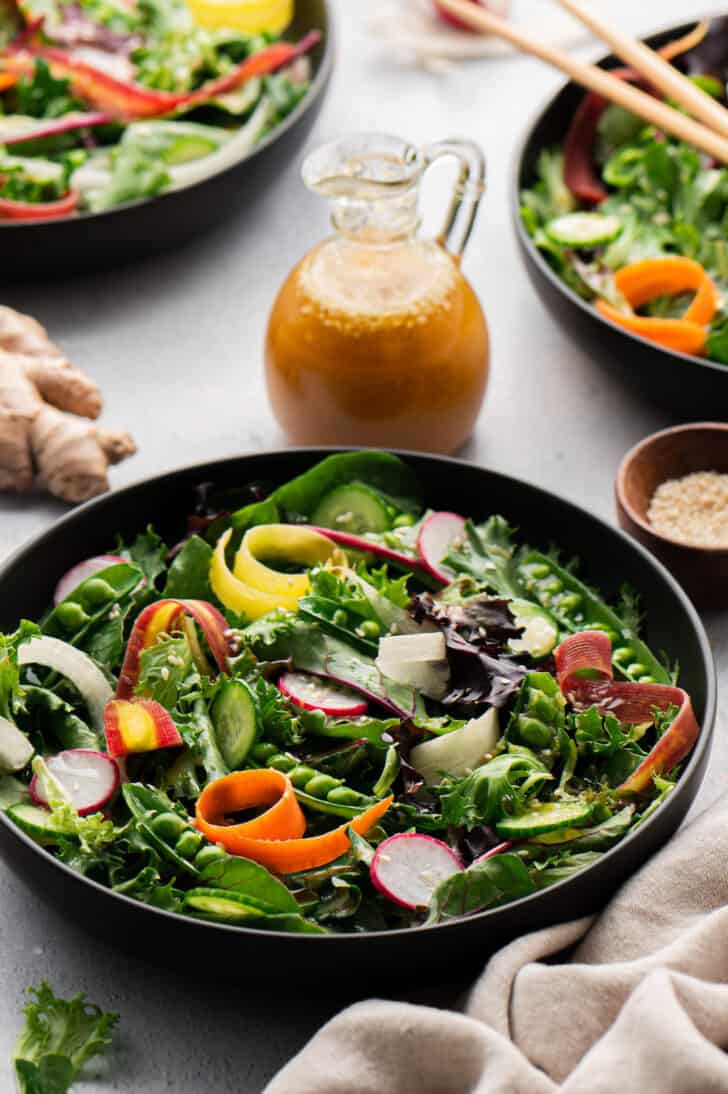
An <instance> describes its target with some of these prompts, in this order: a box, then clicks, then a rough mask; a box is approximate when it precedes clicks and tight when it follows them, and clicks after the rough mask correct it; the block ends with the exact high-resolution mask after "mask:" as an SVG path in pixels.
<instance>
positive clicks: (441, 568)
mask: <svg viewBox="0 0 728 1094" xmlns="http://www.w3.org/2000/svg"><path fill="white" fill-rule="evenodd" d="M464 528H465V518H464V517H461V516H458V514H457V513H431V514H430V516H429V517H428V518H427V520H425V521H424V523H423V525H422V528H421V529H420V534H419V536H418V537H417V550H418V551H419V553H420V558H421V559H422V565H423V566H424V567H425V569H426V570H427V572H428V573H429V574H432V576H433V577H434V578H436V580H437V581H441V582H442V583H443V585H447V584H449V582H451V581H452V580H453V578H454V577H455V574H454V573H453V572H452V570H451V569H450V567H449V566H445V565H444V563H443V561H442V560H443V559H444V557H445V555H446V554H447V553H448V551H449V550H450V547H451V546H452V544H453V542H454V541H455V540H456V539H458V538H459V537H460V536H461V535H462V534H463V530H464Z"/></svg>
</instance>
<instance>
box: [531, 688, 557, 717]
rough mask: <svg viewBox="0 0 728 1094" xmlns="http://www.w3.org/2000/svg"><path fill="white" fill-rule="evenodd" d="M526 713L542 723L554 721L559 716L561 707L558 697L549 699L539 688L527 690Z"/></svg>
mask: <svg viewBox="0 0 728 1094" xmlns="http://www.w3.org/2000/svg"><path fill="white" fill-rule="evenodd" d="M528 711H529V713H530V714H533V715H534V717H535V718H537V719H539V721H542V722H550V721H553V720H556V719H558V718H559V717H560V715H561V705H560V703H559V701H558V697H556V696H554V697H553V698H551V697H550V696H548V695H546V694H545V692H543V691H541V690H540V688H529V689H528Z"/></svg>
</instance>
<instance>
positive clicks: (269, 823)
mask: <svg viewBox="0 0 728 1094" xmlns="http://www.w3.org/2000/svg"><path fill="white" fill-rule="evenodd" d="M392 801H393V798H392V795H391V794H390V796H389V797H388V798H384V799H383V800H382V801H380V802H377V803H376V805H373V806H371V807H370V808H369V809H367V810H365V811H364V812H363V813H361V814H360V815H359V816H358V817H355V818H354V819H353V820H351V821H347V822H346V823H345V824H342V825H340V827H338V828H334V829H333V831H331V832H324V833H323V834H322V835H320V836H309V837H308V838H307V839H306V838H302V837H303V833H304V832H305V831H306V818H305V817H304V815H303V812H302V810H301V807H300V805H299V804H298V801H297V800H296V794H295V789H294V787H293V784H292V783H291V780H290V779H289V778H288V776H287V775H284V774H283V772H282V771H275V770H273V769H272V768H261V769H259V770H258V769H256V770H252V771H235V772H233V774H232V775H225V776H224V777H223V778H222V779H216V780H215V782H212V783H210V784H209V785H208V786H206V787H205V789H204V790H203V791H202V793H201V794H200V797H199V798H198V800H197V808H196V824H197V828H198V829H199V830H200V832H202V833H203V835H205V836H207V838H208V839H209V840H211V841H212V842H213V843H221V844H222V846H223V847H224V848H225V850H226V851H228V852H229V853H230V854H231V855H242V856H243V857H244V858H249V859H253V861H254V862H259V863H260V864H261V865H262V866H266V867H267V868H268V869H269V870H273V871H274V872H275V873H277V874H292V873H297V872H298V871H299V870H311V869H313V868H314V867H316V866H324V865H326V863H328V862H332V861H333V860H334V859H336V858H339V856H340V855H343V854H344V853H345V852H346V851H348V849H349V847H350V846H351V844H350V841H349V836H348V835H347V829H348V828H349V827H351V828H353V829H354V831H355V832H358V833H359V834H360V835H363V834H364V833H365V832H367V831H368V830H369V829H370V828H372V827H373V825H375V824H376V823H377V821H378V820H379V819H380V817H382V816H383V815H384V813H386V811H387V809H388V808H389V806H390V805H391V804H392ZM260 806H268V807H269V808H268V809H266V811H265V812H264V813H262V814H260V816H257V817H254V818H253V819H252V820H249V821H244V822H243V823H241V824H225V823H224V821H225V817H226V816H229V815H230V814H231V813H236V812H239V811H240V810H243V809H254V808H257V807H260Z"/></svg>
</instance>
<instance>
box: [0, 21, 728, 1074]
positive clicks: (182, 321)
mask: <svg viewBox="0 0 728 1094" xmlns="http://www.w3.org/2000/svg"><path fill="white" fill-rule="evenodd" d="M545 3H546V0H522V3H521V4H520V5H519V7H520V9H521V10H525V11H526V12H532V13H534V15H535V16H536V19H537V13H538V11H539V8H540V10H543V7H542V5H543V4H545ZM367 6H368V5H367V4H366V3H364V4H362V3H359V4H355V3H353V2H352V0H336V2H335V8H336V9H337V10H338V14H339V58H338V67H337V72H336V74H335V77H334V81H333V86H332V88H331V92H330V95H329V98H328V102H327V104H326V105H325V107H324V110H323V112H322V115H321V118H320V120H319V123H318V126H317V129H316V131H315V133H314V135H313V138H312V141H311V144H313V143H316V142H318V141H320V140H324V139H327V138H330V137H333V136H337V135H340V134H341V133H344V132H347V131H351V130H353V129H377V128H379V129H384V130H388V131H390V132H394V133H399V134H401V135H403V136H408V137H409V138H411V139H413V140H415V141H420V142H425V141H427V140H433V139H439V138H442V137H447V136H453V135H462V136H471V137H474V138H475V139H477V140H479V141H480V142H482V144H483V146H484V148H485V150H486V152H487V155H488V160H489V189H488V193H487V195H486V198H485V201H484V205H483V209H482V213H481V217H480V220H479V223H478V226H477V229H476V232H475V234H474V237H473V239H472V241H471V243H470V249H469V252H468V255H467V257H466V261H465V271H466V273H467V274H468V275H469V276H470V278H471V280H472V282H473V284H474V286H475V288H476V290H477V291H478V293H479V294H480V295H481V298H482V300H483V303H484V306H485V309H486V313H487V316H488V319H489V322H490V327H491V332H492V336H493V367H492V377H491V384H490V388H489V391H488V394H487V400H486V405H485V408H484V410H483V413H482V415H481V418H480V421H479V423H478V428H477V431H476V434H475V436H474V437H473V439H472V440H471V442H469V444H468V445H467V447H466V449H465V450H464V452H463V455H464V456H465V457H466V458H468V459H472V460H473V461H475V462H477V463H480V464H483V465H485V466H488V467H491V468H494V469H497V470H500V471H504V472H507V473H509V474H513V475H516V476H519V477H522V478H528V479H531V480H532V481H534V482H536V483H538V484H539V485H541V486H544V487H546V488H548V489H550V490H553V491H557V492H559V493H561V494H563V495H564V496H566V497H568V498H570V499H572V500H574V501H576V502H578V503H580V504H582V505H584V506H586V507H587V508H590V509H591V510H593V511H594V512H597V513H599V514H600V515H602V516H605V517H607V518H609V519H612V517H613V508H612V482H613V477H614V472H615V469H616V466H617V464H618V461H619V459H620V457H621V455H622V454H623V452H624V451H625V450H626V449H627V448H628V447H629V446H630V445H631V444H633V443H634V442H635V441H637V440H638V439H639V438H641V437H642V436H644V435H645V434H646V433H648V432H650V431H652V430H653V429H656V428H659V427H662V426H664V425H667V424H669V416H668V415H666V414H665V413H664V412H663V411H660V410H657V409H654V408H651V407H650V406H649V405H647V404H645V403H638V402H637V401H636V400H635V399H634V397H632V396H630V394H629V393H627V392H625V391H624V390H622V389H621V388H620V387H619V386H617V384H616V383H614V382H611V381H610V379H609V378H608V377H607V376H606V375H605V373H604V372H603V371H602V370H601V369H599V368H598V367H597V366H596V364H594V363H592V361H590V359H589V358H588V356H587V355H586V354H585V353H584V352H582V351H581V350H580V349H579V348H578V347H576V346H574V345H573V344H571V343H570V342H569V341H568V340H567V338H566V337H565V336H564V334H563V333H561V331H560V330H559V329H558V328H557V327H556V326H555V325H554V324H553V323H552V321H551V320H550V318H549V317H548V315H547V314H546V313H545V311H544V310H543V308H542V307H541V305H540V304H539V302H538V300H537V299H536V297H535V295H534V292H533V290H532V289H531V287H530V285H529V283H528V281H527V279H526V275H525V272H524V270H523V268H522V265H521V262H520V260H519V258H518V255H517V252H516V246H515V241H514V237H513V232H512V228H511V225H510V223H509V214H508V210H507V184H508V179H509V171H510V165H511V158H512V153H513V149H514V147H515V144H516V141H517V140H518V138H519V135H520V134H521V132H522V131H523V128H524V126H525V124H526V121H527V119H528V118H529V117H530V116H531V115H532V114H533V112H534V111H535V109H536V107H537V105H538V104H539V103H540V102H541V100H542V99H543V98H544V96H545V95H546V93H547V92H548V91H549V90H550V89H551V88H553V87H555V86H556V84H557V83H558V77H557V76H556V75H555V74H554V73H552V72H551V71H549V70H547V69H546V68H544V67H542V66H539V65H538V64H537V63H536V62H535V61H533V62H532V61H529V60H523V59H518V60H513V59H509V60H499V61H488V62H481V63H476V64H472V65H470V66H467V67H463V68H462V69H459V70H457V71H454V72H452V73H450V74H448V75H446V76H433V75H429V74H426V73H422V72H417V71H413V70H411V69H404V68H400V67H397V66H396V65H395V64H393V63H392V62H390V61H389V60H387V59H386V58H383V56H382V54H381V53H380V51H379V49H378V48H377V45H376V43H373V42H372V41H371V39H370V38H369V37H368V36H367V35H366V33H365V11H366V8H367ZM701 8H702V4H701V3H700V2H698V3H695V2H689V3H688V2H686V0H662V2H661V3H657V2H656V0H649V2H648V0H645V2H643V3H642V4H639V5H636V4H634V3H629V2H628V0H612V2H611V3H610V4H609V10H610V12H611V13H612V14H613V15H614V16H615V18H618V19H620V20H621V21H622V24H623V25H624V26H625V27H627V28H630V29H632V30H634V31H645V30H648V29H651V28H653V27H654V26H656V25H661V24H663V23H665V22H668V21H669V20H670V19H674V20H678V19H683V18H687V17H689V16H690V15H691V14H693V13H696V14H697V13H699V12H700V11H701ZM532 25H533V26H536V25H537V22H536V21H535V22H534V23H533V24H532ZM326 216H327V211H326V208H325V205H324V204H323V203H322V202H321V200H320V199H318V198H315V197H313V196H311V195H309V194H307V193H306V192H305V191H304V190H303V188H302V186H301V184H300V183H299V180H298V174H297V170H296V167H295V166H293V165H292V166H291V168H290V169H289V170H288V172H287V173H286V174H285V176H284V177H283V178H281V179H280V180H279V183H278V184H277V185H276V186H274V187H272V188H271V190H270V191H269V192H268V193H265V194H262V195H261V196H260V198H259V199H258V200H257V203H256V206H255V210H254V211H253V212H252V215H250V216H249V217H246V216H245V215H242V216H240V217H239V218H238V219H236V220H234V221H232V222H231V223H229V224H227V225H225V227H224V228H222V229H221V230H220V231H218V232H217V233H215V234H214V235H210V236H208V237H207V238H206V239H203V240H200V241H198V242H195V243H193V244H192V245H190V246H188V247H186V248H185V249H183V250H180V251H177V252H175V253H173V254H169V255H167V256H166V257H162V258H157V259H154V260H150V261H148V262H145V263H140V264H138V265H136V266H133V267H129V268H125V269H122V270H119V271H117V272H109V273H101V274H94V275H91V276H88V277H84V278H68V279H67V280H66V281H65V282H64V281H57V282H55V283H47V284H44V283H42V282H40V281H38V282H36V283H34V284H16V285H11V286H9V287H7V288H6V289H5V291H4V293H3V294H2V302H3V303H6V304H10V305H12V306H15V307H18V308H20V309H22V310H25V311H28V312H30V313H32V314H33V315H35V316H37V317H38V318H39V319H40V320H41V321H42V322H44V323H45V324H46V325H47V326H48V328H49V330H50V332H51V334H52V336H53V337H54V338H55V339H57V340H58V341H59V342H61V343H62V344H63V345H64V347H65V348H66V350H67V352H68V354H69V356H70V357H71V358H72V359H73V360H74V361H75V362H77V363H78V364H79V365H82V366H83V367H85V368H87V369H88V370H89V371H90V372H91V373H92V374H93V375H94V376H95V377H96V378H97V379H98V380H99V382H100V383H101V386H102V387H103V389H104V392H105V395H106V406H107V414H106V417H107V420H108V421H109V422H110V423H111V422H113V423H115V424H118V425H120V426H125V427H129V428H132V429H133V431H134V433H135V435H136V437H137V440H138V442H139V445H140V453H139V455H138V456H137V457H136V458H135V459H133V460H130V461H129V462H128V463H127V464H125V465H123V466H122V467H120V468H118V469H117V470H116V471H114V472H113V481H114V484H115V485H122V484H124V483H127V482H133V481H134V480H136V479H139V478H142V477H144V476H146V475H148V474H151V473H155V472H158V471H161V470H164V469H165V468H172V467H174V466H175V465H178V464H182V463H191V462H193V461H196V460H206V459H210V458H214V457H218V456H229V455H234V454H238V453H241V452H246V451H252V450H260V449H264V448H270V447H276V446H279V445H282V444H283V443H284V439H283V438H282V436H281V435H280V433H279V431H278V430H277V428H276V426H275V424H274V422H273V421H272V419H271V416H270V413H269V411H268V408H267V404H266V400H265V393H264V388H263V384H262V374H261V363H260V360H261V343H262V337H263V330H264V325H265V320H266V316H267V312H268V309H269V306H270V303H271V299H272V294H273V293H274V291H275V290H276V288H277V287H278V285H279V283H280V281H281V280H282V278H283V276H284V275H285V274H286V273H287V272H288V269H289V267H290V266H291V265H292V264H293V263H294V261H296V260H297V259H298V258H299V257H300V256H301V254H302V253H303V252H304V251H305V250H306V249H307V248H308V247H309V246H311V245H312V244H313V243H314V242H316V241H317V240H318V239H319V238H320V237H321V236H323V235H324V234H325V233H326V231H327V220H326ZM62 511H63V510H62V508H61V507H60V506H57V505H55V504H53V503H50V502H45V501H44V500H42V499H39V498H32V499H18V500H12V499H8V498H6V497H4V498H2V500H0V513H1V514H2V518H1V519H0V557H2V556H3V555H5V554H6V553H7V552H9V551H10V550H11V549H12V548H14V547H15V546H16V545H18V544H20V543H21V542H23V541H24V540H25V539H27V538H28V537H30V536H31V535H33V534H34V533H35V532H37V531H39V530H40V529H42V528H44V527H46V526H47V525H48V524H49V523H51V522H52V521H53V519H54V518H55V517H57V516H58V515H59V514H60V513H61V512H62ZM708 625H709V629H710V633H711V637H712V639H713V642H714V648H715V653H716V657H717V659H718V663H719V667H720V668H721V669H722V672H723V675H725V670H726V667H727V666H728V651H727V649H726V646H727V644H728V625H727V622H726V617H725V616H715V617H714V618H711V619H709V620H708ZM725 729H726V722H725V719H724V718H721V719H720V721H719V724H718V727H717V731H716V744H715V747H714V753H713V759H712V763H711V767H710V771H709V774H708V778H707V780H706V783H705V785H704V787H703V790H702V792H701V795H700V799H699V804H701V805H706V804H708V803H709V802H710V801H712V800H713V799H714V798H715V797H716V796H717V795H718V793H719V792H720V791H721V790H722V789H723V788H724V787H725V784H726V777H725V774H724V772H725V768H726V763H725V761H726V756H727V753H728V750H727V748H726V745H725V743H724V735H725ZM0 893H1V894H2V895H1V896H0V968H2V972H3V976H2V980H3V983H2V992H0V1090H1V1091H5V1090H6V1089H7V1090H10V1089H11V1080H10V1073H9V1070H8V1069H7V1065H6V1061H7V1059H8V1058H9V1055H10V1051H11V1046H12V1043H13V1040H14V1038H15V1035H16V1031H17V1029H18V1026H19V1013H18V1012H19V1008H20V1006H21V1003H22V996H23V992H24V990H25V988H26V986H27V985H29V984H34V983H37V982H38V981H39V980H40V979H41V978H43V977H47V978H49V979H50V980H51V981H52V983H53V984H54V986H56V987H57V989H58V990H59V991H61V992H73V991H78V990H85V991H87V992H88V994H89V996H90V997H91V998H92V999H94V1000H97V1001H98V1002H99V1003H101V1004H103V1005H104V1006H107V1007H111V1008H115V1009H117V1010H119V1011H120V1012H121V1013H122V1016H123V1025H122V1033H121V1036H120V1037H119V1040H118V1048H117V1050H116V1051H115V1053H114V1055H113V1057H112V1059H111V1069H110V1075H109V1076H108V1078H107V1077H104V1078H103V1079H100V1080H99V1081H98V1082H94V1081H92V1082H90V1083H89V1084H87V1085H85V1086H84V1087H82V1088H80V1089H84V1090H87V1091H88V1092H89V1094H96V1091H98V1092H99V1094H100V1092H101V1091H104V1090H109V1089H113V1090H118V1091H125V1092H129V1094H131V1092H134V1094H141V1092H142V1091H143V1092H145V1094H157V1092H162V1091H175V1092H176V1094H200V1092H202V1091H209V1092H211V1094H227V1092H233V1091H235V1092H236V1094H240V1092H246V1094H247V1092H251V1094H252V1092H255V1091H259V1090H260V1089H261V1087H262V1086H263V1084H264V1082H265V1080H266V1079H267V1078H268V1077H270V1075H271V1074H272V1073H273V1072H274V1071H275V1069H276V1068H277V1067H279V1066H280V1065H281V1064H282V1063H283V1062H284V1061H285V1060H286V1059H287V1058H288V1057H289V1056H290V1055H291V1054H292V1053H293V1052H295V1051H296V1050H297V1049H298V1048H299V1047H300V1046H301V1044H302V1043H303V1041H304V1039H305V1038H306V1037H307V1036H309V1035H310V1034H311V1033H312V1032H313V1031H314V1030H315V1029H316V1028H317V1027H318V1026H319V1025H320V1024H321V1023H322V1022H323V1021H324V1020H325V1019H326V1018H327V1017H328V1016H329V1015H330V1014H331V1013H333V1011H334V1010H335V1009H336V1007H337V1005H338V1004H339V1003H340V1001H339V1000H335V999H333V998H328V999H320V1000H315V999H311V998H309V997H307V996H308V992H307V986H306V985H296V984H295V983H289V984H280V985H278V986H277V987H278V994H277V997H275V998H273V999H270V1000H265V999H260V998H259V997H258V995H257V994H256V993H255V992H254V991H252V992H251V991H249V990H247V989H246V971H245V969H244V968H241V969H240V983H239V987H235V986H230V985H228V986H221V987H219V988H217V987H211V986H209V985H200V984H199V983H197V982H196V980H195V976H194V972H195V968H196V967H198V966H199V964H200V962H201V961H204V955H190V962H189V964H190V973H189V976H188V977H176V976H171V975H169V974H168V973H164V972H161V971H158V970H156V969H153V968H151V967H149V966H143V965H141V964H140V963H136V962H134V961H132V960H130V959H128V958H127V957H125V956H122V955H121V954H119V953H117V952H116V951H114V950H113V949H111V948H109V947H106V946H102V945H101V944H99V943H97V942H94V941H93V940H89V939H87V938H85V937H84V936H83V935H82V934H81V933H80V932H79V931H77V930H75V929H74V926H73V923H72V922H69V921H68V920H67V919H64V917H63V915H62V914H59V913H58V912H55V911H51V910H49V909H48V908H46V907H45V906H44V905H43V904H41V903H39V902H38V901H37V900H36V899H35V898H34V897H32V896H31V895H30V893H29V891H28V890H27V889H26V888H25V887H24V885H23V884H22V882H20V881H19V880H17V879H15V878H14V877H13V876H11V875H10V873H9V872H8V870H7V869H6V868H5V867H4V866H3V865H2V864H0ZM355 993H356V986H355V985H352V996H353V995H355ZM447 997H448V993H447V992H443V991H442V990H440V991H438V992H434V991H433V992H432V993H431V994H429V993H427V992H425V993H420V995H419V998H420V1000H421V1001H423V1002H427V1001H432V1002H435V1001H441V1002H444V1001H445V1000H446V999H447Z"/></svg>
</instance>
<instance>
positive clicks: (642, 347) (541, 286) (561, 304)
mask: <svg viewBox="0 0 728 1094" xmlns="http://www.w3.org/2000/svg"><path fill="white" fill-rule="evenodd" d="M696 22H697V20H693V21H692V22H690V23H681V24H678V25H677V26H672V27H670V28H668V29H665V30H662V31H659V32H658V33H656V34H652V35H650V36H649V37H648V38H646V39H645V41H646V42H647V44H648V45H650V46H652V48H653V49H656V48H658V47H659V46H661V45H664V44H665V43H666V42H669V41H672V40H673V39H674V38H679V37H681V36H682V35H683V34H687V32H688V31H689V30H691V29H692V28H693V27H694V26H695V23H696ZM620 64H621V62H620V61H619V60H618V59H617V58H616V57H614V56H613V55H609V56H607V57H604V58H602V60H601V61H600V62H599V65H600V67H602V68H614V67H616V66H618V65H620ZM584 94H585V91H584V89H583V88H582V87H580V86H579V85H578V84H575V83H567V84H565V85H564V86H563V87H562V88H561V90H560V91H559V92H558V93H557V94H556V95H555V96H553V97H552V98H551V99H550V100H549V101H548V103H547V104H546V106H545V107H542V109H541V110H540V111H539V113H538V114H537V116H536V118H535V120H534V121H533V122H532V123H531V124H530V126H529V127H528V130H527V132H526V136H525V137H524V139H523V141H522V143H521V145H520V147H519V149H518V151H517V153H516V159H515V163H514V169H513V174H512V178H511V210H512V215H513V220H514V225H515V230H516V236H517V238H518V244H519V248H520V251H521V254H522V255H523V258H524V260H525V263H526V270H527V272H528V275H529V277H530V279H531V282H532V284H533V286H534V288H535V289H536V291H537V292H538V294H539V296H540V297H541V300H542V301H543V303H544V304H545V305H546V307H547V308H548V310H549V311H550V312H551V314H552V315H553V316H554V318H555V319H556V321H557V322H558V323H559V325H560V326H562V327H564V328H565V329H566V330H567V331H568V332H569V334H571V335H572V337H573V338H574V339H575V340H576V341H577V342H579V343H580V344H581V345H582V346H583V347H584V348H585V349H586V350H587V351H588V352H589V353H590V355H591V356H593V357H594V359H595V360H596V361H598V362H599V363H600V364H601V365H603V366H604V367H605V368H606V369H607V370H608V371H609V372H611V373H613V374H615V375H616V376H618V377H619V378H620V380H622V381H623V382H624V383H625V384H626V385H627V386H629V387H631V388H632V389H634V390H635V391H637V392H638V393H639V394H641V395H642V396H644V397H645V398H646V399H648V400H649V401H650V402H651V403H659V404H660V405H661V406H664V407H667V408H668V409H669V410H671V411H672V412H673V413H674V415H675V417H678V418H681V419H688V418H696V417H705V418H710V419H712V420H715V419H716V418H719V419H728V367H726V366H725V365H720V364H717V363H716V362H714V361H707V360H704V359H701V358H699V357H691V356H689V355H688V354H686V353H676V352H674V351H672V350H669V349H663V348H662V347H661V346H658V345H656V344H655V343H654V342H648V341H647V340H646V339H645V338H640V337H639V336H638V335H636V334H631V333H630V332H629V331H626V330H622V329H621V328H619V327H616V326H615V325H614V324H613V323H610V322H609V321H608V320H606V319H603V318H602V317H601V316H600V315H599V313H598V312H597V311H596V309H595V308H594V306H593V304H591V303H589V302H588V301H586V300H582V298H581V297H580V296H578V295H577V294H576V293H575V292H574V291H573V290H572V289H570V288H569V287H568V286H567V285H566V284H565V283H564V282H563V281H562V280H561V278H560V277H559V276H558V274H557V273H556V272H555V270H553V269H552V268H551V266H550V265H549V263H548V262H547V260H546V258H545V257H544V255H543V253H542V252H541V251H540V250H539V249H538V247H536V246H535V245H534V243H533V240H532V239H531V238H530V236H529V235H528V232H527V231H526V229H525V227H524V225H523V222H522V220H521V216H520V194H521V191H522V190H523V189H524V188H525V187H528V186H531V185H532V184H533V182H534V180H535V178H536V163H537V160H538V157H539V153H540V152H541V151H542V150H543V149H545V148H552V147H553V146H554V145H560V144H563V141H564V138H565V137H566V133H567V130H568V128H569V125H570V123H571V120H572V118H573V116H574V112H575V110H576V108H577V106H578V105H579V103H580V101H581V99H582V96H583V95H584Z"/></svg>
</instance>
